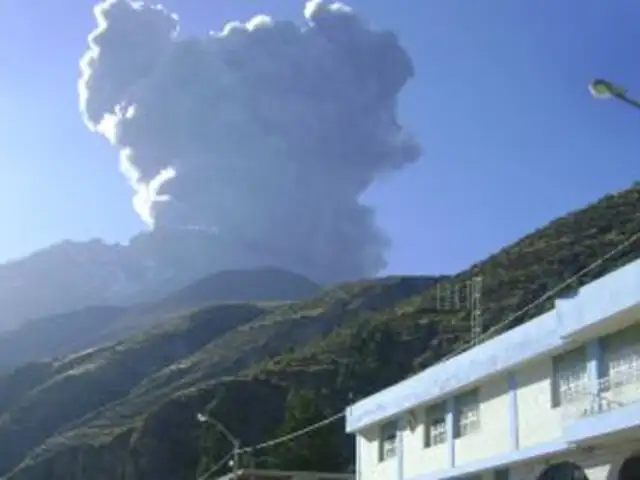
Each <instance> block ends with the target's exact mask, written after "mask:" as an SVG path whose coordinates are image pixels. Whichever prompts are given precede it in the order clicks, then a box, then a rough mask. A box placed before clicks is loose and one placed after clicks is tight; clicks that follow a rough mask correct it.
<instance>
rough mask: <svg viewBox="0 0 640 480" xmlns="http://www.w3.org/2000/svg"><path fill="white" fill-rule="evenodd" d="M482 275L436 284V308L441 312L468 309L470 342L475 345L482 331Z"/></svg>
mask: <svg viewBox="0 0 640 480" xmlns="http://www.w3.org/2000/svg"><path fill="white" fill-rule="evenodd" d="M481 299H482V276H480V275H477V276H475V277H471V279H469V280H467V281H465V282H462V283H456V284H453V283H450V282H441V283H438V284H437V285H436V310H438V311H442V312H459V311H462V310H468V311H469V317H470V324H471V344H472V345H473V346H475V345H477V344H478V343H479V341H480V337H481V336H482V333H483V332H484V325H483V322H482V302H481Z"/></svg>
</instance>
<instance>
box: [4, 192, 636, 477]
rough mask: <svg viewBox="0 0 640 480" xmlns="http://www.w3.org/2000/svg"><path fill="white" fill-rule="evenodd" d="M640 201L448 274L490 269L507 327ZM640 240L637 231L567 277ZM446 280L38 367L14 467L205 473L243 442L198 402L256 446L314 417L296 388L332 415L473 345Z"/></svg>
mask: <svg viewBox="0 0 640 480" xmlns="http://www.w3.org/2000/svg"><path fill="white" fill-rule="evenodd" d="M639 202H640V188H637V187H636V188H631V189H629V190H627V191H624V192H621V193H619V194H616V195H609V196H607V197H605V198H604V199H602V200H601V201H599V202H597V203H595V204H593V205H591V206H589V207H588V208H586V209H583V210H581V211H578V212H574V213H571V214H569V215H567V216H565V217H563V218H560V219H558V220H556V221H554V222H552V223H550V224H549V225H547V226H546V227H544V228H541V229H539V230H537V231H535V232H533V233H532V234H531V235H528V236H527V237H525V238H523V239H522V240H520V241H518V242H516V243H515V244H513V245H511V246H509V247H507V248H504V249H503V250H501V251H500V252H498V253H496V254H495V255H493V256H491V257H490V258H488V259H486V260H485V261H482V262H479V263H477V264H475V265H472V266H471V267H470V268H469V269H467V270H465V271H463V272H460V273H459V274H457V275H455V276H453V277H451V278H444V279H439V280H440V281H441V282H450V283H451V284H461V283H462V282H464V281H465V280H467V279H469V278H470V277H471V276H473V275H481V276H482V278H483V287H484V290H483V297H482V301H483V305H484V321H485V325H486V327H487V328H489V327H491V326H494V325H497V324H498V323H500V322H502V321H503V320H505V319H506V318H509V316H510V315H511V314H513V313H515V312H518V311H520V310H521V309H522V308H523V307H525V306H526V305H529V304H530V303H531V302H532V301H534V300H536V299H537V298H539V297H540V296H542V295H543V294H544V293H545V292H547V291H548V290H549V289H551V288H554V287H556V286H558V285H562V284H564V283H565V282H566V281H567V280H568V279H570V278H571V277H573V276H574V275H575V274H576V273H578V272H580V271H582V270H583V269H584V268H586V267H587V266H589V265H590V264H592V263H593V262H594V261H595V260H597V259H598V258H601V257H602V256H603V255H605V254H607V253H608V252H610V251H611V250H612V249H614V248H615V247H616V246H618V245H620V244H621V243H622V242H623V241H624V240H625V239H627V238H629V237H630V235H632V234H635V233H636V232H639V231H640V210H639V208H638V205H639ZM639 252H640V242H638V241H636V242H634V243H633V244H632V245H630V246H629V247H628V248H626V249H624V250H623V251H620V252H619V253H618V254H616V255H614V256H611V257H610V258H608V259H607V261H605V262H602V263H600V264H599V265H597V266H596V267H595V268H592V269H590V270H589V271H588V273H587V274H585V275H583V276H581V277H580V278H579V279H577V280H575V281H572V282H570V283H569V284H568V285H567V286H566V288H565V289H566V290H571V289H575V288H578V287H579V286H581V285H582V284H584V283H587V282H589V281H592V280H593V279H595V278H597V277H600V276H602V275H604V274H606V273H608V272H610V271H612V270H614V269H615V268H617V267H619V266H621V265H623V264H625V263H628V262H629V261H631V260H634V259H636V258H638V256H640V255H639ZM434 280H435V279H430V278H403V277H398V278H390V279H384V280H380V281H369V282H360V283H354V284H347V285H344V286H341V287H339V288H334V289H331V290H328V291H326V292H324V293H323V294H322V295H320V296H318V297H316V298H314V299H312V300H308V301H302V302H296V303H292V304H287V305H266V306H265V305H254V304H249V303H245V304H239V305H234V306H218V307H212V308H211V309H204V310H201V311H199V312H196V313H192V314H190V315H187V316H185V317H183V318H182V319H178V320H176V321H175V322H174V323H170V324H166V325H163V326H162V327H156V329H155V330H152V331H150V332H147V333H144V334H139V335H138V336H136V337H133V338H130V339H127V340H125V341H123V342H121V343H119V344H118V345H115V346H112V347H109V348H104V349H100V350H96V351H94V352H87V353H85V354H83V355H81V356H77V357H71V358H69V359H66V360H64V361H59V362H49V363H40V364H33V365H28V366H25V367H23V368H22V369H21V370H19V371H16V372H14V374H13V375H11V376H8V377H5V378H4V379H3V380H2V382H3V383H2V385H0V392H1V393H0V444H2V445H3V447H4V446H5V445H7V446H9V447H8V448H6V449H5V448H3V449H2V450H0V475H5V477H4V478H5V479H7V480H40V479H51V480H58V479H60V480H62V479H65V480H67V479H70V480H76V479H77V480H80V479H86V478H91V479H96V480H99V479H126V480H147V479H149V480H151V479H153V480H164V479H167V480H168V479H174V480H175V479H185V480H186V479H193V478H195V475H196V472H198V471H200V472H204V471H205V470H206V469H207V468H208V466H209V465H211V463H212V462H214V461H215V460H216V459H219V458H221V457H222V456H223V455H225V454H226V453H227V452H228V451H229V446H228V445H225V444H224V443H223V442H222V440H221V439H220V436H219V434H217V433H216V432H215V431H213V430H212V429H210V428H207V427H206V426H203V425H200V424H198V423H197V421H196V419H195V412H198V411H202V410H207V411H208V412H209V414H211V415H213V416H215V417H216V418H218V419H221V420H222V421H223V422H224V424H225V425H226V427H227V428H228V429H230V430H231V431H233V432H234V433H235V434H236V435H237V436H238V437H240V438H241V439H242V441H243V443H245V444H254V443H256V442H259V441H262V440H264V439H265V438H268V437H270V436H272V435H276V434H278V433H281V432H283V431H286V429H287V428H294V427H295V426H296V425H300V426H302V424H304V421H303V420H298V421H297V422H298V423H296V420H295V418H298V419H301V418H302V419H304V418H308V417H305V416H304V415H298V416H294V417H293V419H292V418H291V415H290V412H291V410H292V409H293V410H294V411H295V410H296V409H295V408H292V407H291V405H298V404H300V403H301V402H297V403H296V402H295V401H292V400H291V399H292V398H294V399H295V398H296V392H300V391H307V392H309V391H310V392H313V394H314V395H315V398H317V408H318V409H319V411H321V412H330V411H339V410H341V409H342V408H344V406H345V405H346V404H347V403H349V402H350V401H353V400H354V399H356V398H358V397H360V396H363V395H367V394H368V393H370V392H372V391H375V390H378V389H380V388H382V387H384V386H386V385H388V384H390V383H393V382H395V381H398V380H400V379H402V378H404V377H405V376H407V375H410V374H411V373H413V372H415V371H416V370H418V369H422V368H424V367H425V366H428V365H430V364H432V363H433V362H435V361H437V360H439V359H441V358H442V357H443V356H444V355H447V354H449V353H450V352H452V351H454V350H456V349H457V348H460V347H462V346H463V345H465V344H466V343H467V342H468V340H469V332H470V328H469V318H468V315H467V313H466V312H464V311H441V310H437V309H436V308H435V307H436V302H435V294H436V289H435V288H434V286H433V285H434ZM552 302H553V299H549V300H548V301H545V302H541V303H540V304H539V305H537V306H536V308H533V309H530V310H528V311H527V312H526V314H525V315H522V316H520V317H517V318H516V319H515V320H514V321H513V322H512V323H511V324H510V325H509V326H510V327H512V326H515V325H517V324H519V323H521V322H524V321H526V320H527V319H529V318H532V317H534V316H536V315H538V314H540V313H541V312H543V311H544V310H546V309H548V308H550V307H551V305H552ZM297 397H300V395H297ZM302 403H303V402H302ZM300 408H302V407H300ZM298 413H299V412H298ZM327 428H328V429H329V430H328V431H329V434H330V435H331V438H333V439H335V445H336V447H335V448H336V449H335V450H334V452H333V454H331V452H327V451H326V450H325V451H323V452H324V453H322V455H324V457H323V458H324V459H325V460H327V459H328V458H329V457H331V458H333V457H335V458H338V459H339V463H340V467H339V468H345V469H347V468H349V464H350V462H351V459H350V458H349V456H348V455H347V456H340V455H339V453H340V452H344V451H348V446H349V445H350V442H349V440H348V439H347V438H346V437H344V436H343V435H342V434H341V428H342V425H341V424H340V422H337V423H336V424H334V425H332V426H329V427H327ZM325 440H326V438H325ZM324 443H325V444H326V443H327V442H326V441H325V442H324ZM295 445H296V449H295V450H297V451H298V452H296V451H292V450H291V449H288V450H287V449H286V448H273V449H267V450H265V451H261V452H260V454H261V455H262V454H264V455H268V456H271V457H273V458H274V460H273V461H274V462H276V464H277V465H279V466H282V467H287V466H289V465H293V464H295V465H300V458H299V456H297V457H296V455H297V454H298V453H299V451H300V450H303V449H316V448H319V446H318V445H313V444H305V443H302V441H297V442H296V444H295ZM332 445H333V443H332ZM338 446H339V447H338ZM345 449H346V450H345ZM314 451H315V450H314ZM318 451H319V450H318ZM322 455H320V456H322ZM316 456H318V455H316ZM327 461H328V460H327ZM332 465H333V464H332ZM334 468H338V467H337V466H336V467H334Z"/></svg>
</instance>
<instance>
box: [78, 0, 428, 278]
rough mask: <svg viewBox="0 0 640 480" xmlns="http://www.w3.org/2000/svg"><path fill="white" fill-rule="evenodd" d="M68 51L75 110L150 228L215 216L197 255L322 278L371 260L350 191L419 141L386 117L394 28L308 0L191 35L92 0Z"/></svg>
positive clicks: (149, 11) (156, 10) (204, 224)
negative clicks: (97, 137)
mask: <svg viewBox="0 0 640 480" xmlns="http://www.w3.org/2000/svg"><path fill="white" fill-rule="evenodd" d="M95 14H96V19H97V21H98V27H97V28H96V29H95V30H94V31H93V32H92V33H91V35H90V37H89V49H88V51H87V52H86V53H85V55H84V56H83V58H82V60H81V68H82V77H81V80H80V83H79V95H80V107H81V111H82V115H83V117H84V120H85V122H86V124H87V125H88V126H89V128H91V129H92V130H94V131H96V132H99V133H101V134H102V135H105V136H106V137H107V138H109V140H110V141H111V142H112V143H113V144H114V145H115V146H116V147H117V148H118V149H119V152H120V169H121V171H122V172H123V173H124V174H125V175H126V177H127V178H128V180H129V182H130V183H131V185H132V187H133V189H134V191H135V195H134V201H133V204H134V208H135V209H136V211H137V212H138V214H139V215H140V216H141V218H142V219H143V220H144V221H145V222H146V223H147V224H148V225H149V226H150V227H152V228H154V227H159V228H167V229H168V228H174V229H175V228H188V229H194V231H195V230H204V231H210V232H216V236H215V239H216V240H215V241H213V242H212V243H211V244H210V245H209V247H208V248H207V249H206V251H203V255H206V256H208V257H210V258H211V257H213V258H216V257H218V258H224V260H225V263H227V264H229V263H230V264H233V263H234V259H235V258H236V257H237V260H238V262H237V263H238V264H239V265H240V264H245V263H246V259H247V258H249V257H250V258H252V259H253V260H252V262H253V263H255V264H263V265H277V266H281V267H284V268H289V269H292V270H294V271H297V272H300V273H303V274H306V275H309V276H310V277H311V278H314V279H316V280H319V281H324V282H335V281H342V280H348V279H354V278H361V277H365V276H371V275H374V274H376V273H377V272H379V271H380V270H381V269H382V268H384V266H385V256H384V253H385V248H386V247H387V246H388V241H387V239H386V237H385V235H384V234H383V233H382V232H381V231H380V230H379V228H378V227H377V226H376V223H375V219H374V212H373V211H372V210H371V208H370V207H367V206H365V205H363V204H362V203H361V202H360V200H359V199H360V196H361V194H362V193H363V192H364V191H365V190H366V189H367V188H368V187H369V186H370V185H371V184H372V183H373V182H374V181H375V180H376V178H378V177H379V176H380V175H381V174H382V173H384V172H389V171H393V170H397V169H399V168H401V167H403V166H404V165H406V164H408V163H411V162H414V161H416V160H417V159H418V157H419V156H420V151H419V147H418V145H417V144H416V142H415V141H414V140H413V138H412V137H411V135H409V134H408V133H407V132H406V131H405V130H404V129H403V128H402V127H401V126H400V125H399V123H398V120H397V118H396V104H397V98H398V94H399V92H400V90H401V89H402V87H403V86H404V85H405V83H406V82H407V81H408V80H409V79H410V78H411V77H412V75H413V66H412V63H411V59H410V58H409V56H408V55H407V53H406V52H405V51H404V50H403V49H402V47H401V46H400V45H399V43H398V41H397V39H396V36H395V35H394V34H393V33H390V32H387V31H375V30H373V29H371V28H370V27H369V26H368V25H367V24H366V23H365V22H364V21H363V20H362V19H361V18H360V17H358V16H357V15H356V14H355V13H354V12H353V11H352V10H351V9H350V8H349V7H347V6H345V5H342V4H339V3H329V2H323V1H313V2H310V3H308V4H307V5H306V6H305V9H304V19H305V21H304V22H303V23H302V25H296V24H295V23H293V22H291V21H277V20H274V19H271V18H269V17H267V16H263V15H260V16H256V17H254V18H252V19H251V20H249V21H248V22H246V23H239V22H233V23H229V24H227V25H226V26H225V27H224V28H223V29H222V31H221V32H211V33H209V34H208V35H206V36H202V37H186V36H185V37H183V36H180V35H179V34H178V32H179V21H178V17H177V16H176V15H175V14H172V13H171V12H168V11H167V10H166V9H164V8H162V7H160V6H149V5H145V4H142V3H137V2H130V1H127V0H108V1H106V2H104V3H101V4H99V5H98V6H97V7H96V8H95Z"/></svg>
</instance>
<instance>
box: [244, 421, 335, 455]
mask: <svg viewBox="0 0 640 480" xmlns="http://www.w3.org/2000/svg"><path fill="white" fill-rule="evenodd" d="M341 417H344V412H340V413H337V414H335V415H334V416H332V417H329V418H325V419H324V420H321V421H319V422H318V423H314V424H313V425H309V426H308V427H306V428H303V429H302V430H298V431H296V432H293V433H290V434H288V435H284V436H282V437H279V438H275V439H273V440H269V441H266V442H263V443H259V444H258V445H254V446H253V447H245V448H242V449H240V450H239V452H240V453H245V452H253V451H255V450H260V449H262V448H267V447H271V446H273V445H277V444H278V443H283V442H287V441H289V440H291V439H293V438H296V437H299V436H300V435H304V434H305V433H309V432H310V431H312V430H316V429H317V428H320V427H324V426H325V425H328V424H329V423H331V422H334V421H336V420H337V419H339V418H341Z"/></svg>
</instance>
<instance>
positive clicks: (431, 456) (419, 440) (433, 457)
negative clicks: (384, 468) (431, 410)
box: [403, 408, 449, 478]
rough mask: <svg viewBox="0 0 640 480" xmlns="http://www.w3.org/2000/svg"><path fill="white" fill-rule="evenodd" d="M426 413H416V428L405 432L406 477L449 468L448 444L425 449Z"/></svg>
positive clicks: (422, 409)
mask: <svg viewBox="0 0 640 480" xmlns="http://www.w3.org/2000/svg"><path fill="white" fill-rule="evenodd" d="M425 413H426V409H425V408H421V409H419V410H416V411H415V418H416V428H415V429H414V430H413V431H411V430H409V429H406V430H405V432H404V437H403V443H404V447H405V448H404V458H403V459H404V476H405V478H411V477H414V476H416V475H422V474H425V473H433V472H438V471H441V470H445V469H447V468H449V454H448V449H449V445H448V444H442V445H436V446H433V447H429V448H425V434H426V430H425Z"/></svg>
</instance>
